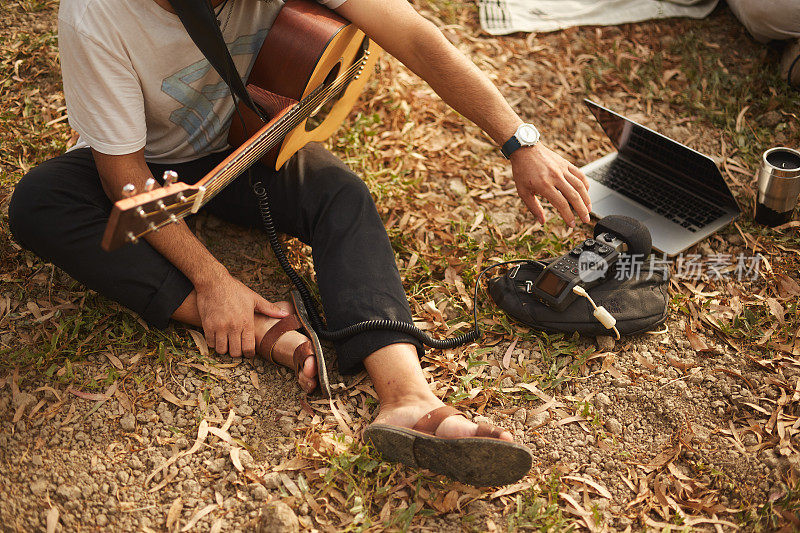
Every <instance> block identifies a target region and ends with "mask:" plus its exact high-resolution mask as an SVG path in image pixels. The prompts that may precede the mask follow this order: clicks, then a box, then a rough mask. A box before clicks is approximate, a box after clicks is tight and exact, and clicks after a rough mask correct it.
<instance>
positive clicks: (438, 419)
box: [411, 405, 462, 435]
mask: <svg viewBox="0 0 800 533" xmlns="http://www.w3.org/2000/svg"><path fill="white" fill-rule="evenodd" d="M460 414H462V413H461V411H459V410H458V409H456V408H455V407H452V406H450V405H443V406H442V407H437V408H436V409H434V410H433V411H430V412H428V414H426V415H423V416H422V418H420V419H419V420H417V423H416V424H414V427H413V428H411V429H413V430H415V431H420V432H422V433H427V434H428V435H436V430H437V429H439V425H440V424H441V423H442V422H444V419H445V418H450V417H451V416H456V415H460Z"/></svg>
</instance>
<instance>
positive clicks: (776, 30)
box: [728, 0, 800, 43]
mask: <svg viewBox="0 0 800 533" xmlns="http://www.w3.org/2000/svg"><path fill="white" fill-rule="evenodd" d="M728 5H729V6H730V8H731V11H733V13H734V14H735V15H736V17H737V18H738V19H739V21H741V23H742V24H743V25H744V27H745V28H747V31H749V32H750V34H751V35H752V36H753V37H754V38H755V39H756V40H758V41H761V42H762V43H766V42H768V41H771V40H773V39H775V40H785V39H800V0H728Z"/></svg>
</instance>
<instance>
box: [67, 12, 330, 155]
mask: <svg viewBox="0 0 800 533" xmlns="http://www.w3.org/2000/svg"><path fill="white" fill-rule="evenodd" d="M318 1H319V2H320V3H322V4H326V5H327V6H328V7H330V8H335V7H338V6H339V5H341V4H343V3H344V1H345V0H318ZM281 6H282V2H281V0H228V3H227V5H226V6H225V7H224V9H223V11H222V13H221V14H220V15H219V20H220V21H221V24H222V26H221V28H222V34H223V36H224V38H225V42H226V43H228V49H229V50H230V52H231V56H232V57H233V60H234V62H235V64H236V67H237V69H238V70H239V73H240V74H241V75H242V78H243V79H246V77H247V75H248V74H249V72H250V69H251V67H252V63H253V61H254V60H255V55H256V53H257V52H258V51H259V49H260V48H261V44H262V42H263V41H264V37H265V36H266V35H267V31H268V30H269V28H270V27H271V26H272V23H273V22H274V20H275V17H276V16H277V15H278V12H279V11H280V8H281ZM58 39H59V52H60V56H61V70H62V77H63V80H64V95H65V97H66V100H67V113H68V115H69V123H70V126H72V128H73V129H74V130H75V131H77V132H78V133H79V134H80V140H79V142H78V145H76V147H85V146H90V147H92V148H93V149H95V150H97V151H98V152H101V153H103V154H108V155H124V154H130V153H133V152H136V151H138V150H140V149H141V148H144V155H145V158H146V159H147V160H148V161H152V162H159V163H180V162H183V161H189V160H192V159H196V158H198V157H200V156H203V155H206V154H209V153H211V152H215V151H219V150H222V149H224V148H225V147H226V146H227V141H226V138H227V133H228V126H229V124H230V119H231V116H232V114H233V113H234V105H233V99H232V98H231V97H230V90H229V89H228V86H227V85H226V84H225V82H224V81H222V79H221V78H220V76H219V75H218V74H217V72H216V71H215V70H214V69H213V67H211V65H210V64H209V63H208V60H206V59H205V57H203V54H202V53H201V52H200V50H198V49H197V46H195V44H194V43H193V42H192V40H191V38H190V37H189V35H188V34H187V33H186V30H185V29H184V28H183V25H182V24H181V22H180V20H179V19H178V17H177V15H175V14H173V13H170V12H168V11H166V10H165V9H163V8H162V7H161V6H159V5H158V4H157V3H156V2H155V1H154V0H62V1H61V6H60V8H59V12H58Z"/></svg>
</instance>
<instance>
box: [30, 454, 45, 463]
mask: <svg viewBox="0 0 800 533" xmlns="http://www.w3.org/2000/svg"><path fill="white" fill-rule="evenodd" d="M31 463H33V466H42V465H43V464H44V461H42V456H41V455H38V454H37V455H34V456H33V457H31Z"/></svg>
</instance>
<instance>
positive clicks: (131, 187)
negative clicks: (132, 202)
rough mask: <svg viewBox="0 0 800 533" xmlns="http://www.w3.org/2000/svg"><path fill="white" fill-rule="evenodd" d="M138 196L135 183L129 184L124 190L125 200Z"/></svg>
mask: <svg viewBox="0 0 800 533" xmlns="http://www.w3.org/2000/svg"><path fill="white" fill-rule="evenodd" d="M134 194H136V185H134V184H133V183H129V184H127V185H125V186H124V187H123V188H122V196H123V197H125V198H130V197H131V196H133V195H134Z"/></svg>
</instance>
